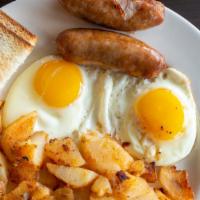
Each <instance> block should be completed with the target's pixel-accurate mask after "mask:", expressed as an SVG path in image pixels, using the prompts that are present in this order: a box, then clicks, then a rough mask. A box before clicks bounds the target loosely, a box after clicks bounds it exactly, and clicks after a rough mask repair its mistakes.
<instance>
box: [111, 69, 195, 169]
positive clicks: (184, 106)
mask: <svg viewBox="0 0 200 200" xmlns="http://www.w3.org/2000/svg"><path fill="white" fill-rule="evenodd" d="M113 77H114V76H113ZM108 112H109V113H110V127H112V128H113V130H111V131H112V132H114V133H116V134H117V135H118V137H119V138H120V140H121V141H122V142H126V144H130V145H129V146H128V147H127V149H128V151H129V152H130V153H131V154H133V155H134V156H135V157H138V158H141V159H146V160H147V161H149V162H156V164H157V165H168V164H173V163H175V162H177V161H179V160H181V159H183V158H184V157H186V156H187V155H188V154H189V153H190V151H191V149H192V147H193V145H194V142H195V138H196V127H197V125H196V108H195V103H194V99H193V96H192V92H191V88H190V83H189V80H188V79H187V77H186V76H185V75H184V74H182V73H180V72H178V71H177V70H175V69H172V68H170V69H168V70H167V71H166V72H165V73H164V74H161V75H160V76H159V77H157V78H156V79H155V80H137V79H134V80H131V79H130V77H127V76H123V77H121V78H120V79H116V77H115V78H114V79H113V89H112V93H111V95H110V111H108Z"/></svg>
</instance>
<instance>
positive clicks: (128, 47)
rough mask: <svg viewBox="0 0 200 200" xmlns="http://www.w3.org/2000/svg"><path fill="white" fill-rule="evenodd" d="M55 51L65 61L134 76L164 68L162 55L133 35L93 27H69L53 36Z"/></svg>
mask: <svg viewBox="0 0 200 200" xmlns="http://www.w3.org/2000/svg"><path fill="white" fill-rule="evenodd" d="M57 48H58V52H59V53H60V54H61V55H62V56H63V57H64V58H65V59H66V60H68V61H72V62H75V63H77V64H84V65H87V64H89V65H97V66H98V67H101V68H103V69H112V70H116V71H120V72H124V73H127V74H129V75H132V76H136V77H143V78H154V77H156V76H157V75H158V74H159V73H160V72H161V71H163V70H165V69H166V68H167V65H166V62H165V59H164V57H163V56H162V55H161V54H160V53H159V52H158V51H156V50H155V49H153V48H151V47H150V46H148V45H146V44H145V43H144V42H142V41H140V40H137V39H135V38H132V37H129V36H126V35H123V34H120V33H115V32H109V31H103V30H96V29H69V30H65V31H64V32H62V33H60V34H59V35H58V37H57Z"/></svg>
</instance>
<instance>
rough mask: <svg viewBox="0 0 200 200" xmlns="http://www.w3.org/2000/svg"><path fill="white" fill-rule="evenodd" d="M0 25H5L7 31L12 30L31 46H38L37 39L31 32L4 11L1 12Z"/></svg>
mask: <svg viewBox="0 0 200 200" xmlns="http://www.w3.org/2000/svg"><path fill="white" fill-rule="evenodd" d="M0 24H2V25H4V26H5V27H6V28H7V29H9V30H11V31H12V32H14V33H15V34H16V35H18V36H19V37H21V38H22V39H24V40H25V41H26V42H28V43H30V44H31V45H33V46H34V45H35V44H36V41H37V37H36V36H35V35H34V34H32V33H31V32H30V31H28V30H27V29H26V28H25V27H23V26H22V25H21V24H19V23H18V22H16V21H15V20H14V19H12V18H11V17H9V16H8V15H7V14H6V13H5V12H3V11H2V10H0Z"/></svg>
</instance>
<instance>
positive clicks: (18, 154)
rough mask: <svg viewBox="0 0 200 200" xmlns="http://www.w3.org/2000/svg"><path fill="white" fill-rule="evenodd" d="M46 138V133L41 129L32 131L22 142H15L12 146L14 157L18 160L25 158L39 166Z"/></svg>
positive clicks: (42, 157)
mask: <svg viewBox="0 0 200 200" xmlns="http://www.w3.org/2000/svg"><path fill="white" fill-rule="evenodd" d="M47 139H48V135H47V133H45V132H42V131H41V132H36V133H34V134H33V135H32V136H31V137H29V138H28V139H27V140H26V141H24V142H20V143H15V145H14V146H13V150H14V153H13V154H14V155H15V159H16V160H17V161H19V160H21V159H23V158H26V159H27V160H28V161H29V162H31V163H33V164H34V165H35V166H38V167H40V166H41V165H42V161H43V159H44V147H45V144H46V142H47Z"/></svg>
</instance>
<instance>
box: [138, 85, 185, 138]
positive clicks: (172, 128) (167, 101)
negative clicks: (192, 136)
mask: <svg viewBox="0 0 200 200" xmlns="http://www.w3.org/2000/svg"><path fill="white" fill-rule="evenodd" d="M135 111H136V115H137V117H138V119H139V123H140V125H141V128H142V129H143V130H144V131H145V132H146V133H148V134H149V136H150V137H151V138H152V139H156V140H171V139H173V138H175V137H176V136H177V135H178V134H181V132H182V131H183V123H184V111H183V106H182V105H181V102H180V101H179V99H178V98H177V97H176V96H174V95H173V94H172V92H171V91H170V90H168V89H164V88H159V89H155V90H152V91H150V92H148V93H146V94H144V95H143V96H142V97H140V98H139V99H138V101H137V103H136V104H135Z"/></svg>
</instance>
